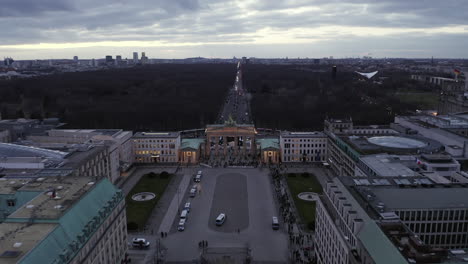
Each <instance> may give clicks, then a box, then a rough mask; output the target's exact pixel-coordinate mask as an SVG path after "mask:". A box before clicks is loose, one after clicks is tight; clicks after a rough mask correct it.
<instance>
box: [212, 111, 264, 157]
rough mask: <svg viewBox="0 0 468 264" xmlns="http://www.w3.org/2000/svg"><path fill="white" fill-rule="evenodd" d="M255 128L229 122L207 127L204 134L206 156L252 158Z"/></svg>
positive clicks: (254, 146)
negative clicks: (230, 155) (231, 155)
mask: <svg viewBox="0 0 468 264" xmlns="http://www.w3.org/2000/svg"><path fill="white" fill-rule="evenodd" d="M256 133H257V132H256V131H255V127H254V126H253V125H250V124H236V123H235V122H234V121H232V120H230V121H228V122H226V123H225V124H222V125H221V124H220V125H208V126H207V127H206V130H205V134H206V147H205V151H206V155H207V156H208V157H209V156H210V155H211V154H214V155H215V156H227V155H228V154H234V155H241V156H248V155H249V154H250V156H252V157H254V156H255V152H256V144H255V134H256Z"/></svg>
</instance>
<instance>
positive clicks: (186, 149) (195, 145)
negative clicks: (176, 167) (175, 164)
mask: <svg viewBox="0 0 468 264" xmlns="http://www.w3.org/2000/svg"><path fill="white" fill-rule="evenodd" d="M204 146H205V140H204V139H202V138H183V139H181V144H180V156H179V157H180V158H179V161H180V162H181V163H184V164H196V163H198V161H199V160H200V158H201V157H202V155H203V153H204V150H205V149H204Z"/></svg>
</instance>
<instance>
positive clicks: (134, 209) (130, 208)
mask: <svg viewBox="0 0 468 264" xmlns="http://www.w3.org/2000/svg"><path fill="white" fill-rule="evenodd" d="M172 177H173V175H171V174H167V177H164V176H163V177H161V174H155V173H154V174H151V173H149V174H145V175H143V176H142V177H141V179H140V181H139V182H138V183H137V184H136V185H135V186H134V187H133V189H132V190H131V191H130V193H129V194H128V195H127V197H126V202H127V228H128V229H129V230H136V229H143V228H144V227H145V224H146V221H147V220H148V217H149V216H150V215H151V212H152V211H153V208H154V207H155V206H156V204H157V203H158V201H159V198H161V196H162V194H163V193H164V190H165V189H166V187H167V184H168V183H169V181H170V180H171V178H172ZM139 192H152V193H155V194H156V198H154V199H153V200H149V201H145V202H136V201H133V200H132V195H134V194H135V193H139ZM135 224H136V226H135Z"/></svg>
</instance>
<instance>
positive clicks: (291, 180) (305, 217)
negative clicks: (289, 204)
mask: <svg viewBox="0 0 468 264" xmlns="http://www.w3.org/2000/svg"><path fill="white" fill-rule="evenodd" d="M285 178H286V182H287V183H288V187H289V191H290V192H291V195H292V196H293V200H294V204H295V206H296V208H297V211H298V213H299V215H300V217H301V220H302V223H303V224H304V226H305V227H306V228H307V229H309V230H311V231H313V230H314V228H315V206H316V203H315V201H306V200H303V199H300V198H299V197H298V195H299V194H300V193H304V192H313V193H317V194H321V193H322V186H321V185H320V183H319V181H318V180H317V178H316V177H315V176H314V174H312V173H308V172H302V173H288V174H285Z"/></svg>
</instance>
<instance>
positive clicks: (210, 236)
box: [129, 168, 288, 263]
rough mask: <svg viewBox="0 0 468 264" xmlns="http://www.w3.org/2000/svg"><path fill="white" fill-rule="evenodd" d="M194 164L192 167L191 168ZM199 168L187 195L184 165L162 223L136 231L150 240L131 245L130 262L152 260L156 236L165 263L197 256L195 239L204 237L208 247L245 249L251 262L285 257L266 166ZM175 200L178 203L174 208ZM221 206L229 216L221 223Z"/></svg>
mask: <svg viewBox="0 0 468 264" xmlns="http://www.w3.org/2000/svg"><path fill="white" fill-rule="evenodd" d="M196 170H197V169H195V168H194V169H193V172H194V173H195V172H196ZM202 170H203V178H202V181H201V183H200V184H199V185H198V190H199V191H198V192H197V195H196V197H194V198H189V195H188V192H189V190H190V188H192V186H193V185H194V184H195V183H194V182H193V180H192V177H193V175H192V174H191V173H190V172H189V170H186V171H184V175H183V178H182V179H181V181H180V183H179V184H180V187H179V194H177V191H176V192H175V193H173V198H172V201H171V202H170V204H169V206H168V207H167V210H166V211H165V212H164V213H165V215H164V218H163V220H162V222H161V223H160V226H159V227H158V226H153V227H152V228H154V230H158V232H156V231H154V233H153V235H151V233H147V234H141V235H140V236H142V237H145V238H147V239H149V241H150V242H152V244H153V245H154V246H153V245H152V248H150V249H149V250H135V249H130V253H131V255H132V259H133V261H134V263H153V259H154V257H155V256H156V254H157V253H156V247H157V245H156V244H157V241H158V240H159V241H160V245H161V248H165V249H166V250H165V251H164V254H165V260H166V262H167V263H193V262H192V261H194V260H199V259H200V254H201V253H202V249H201V248H200V247H199V242H200V241H202V240H206V241H208V248H209V249H210V250H216V249H226V248H233V249H239V248H242V249H249V250H250V254H251V256H252V259H253V261H255V262H257V261H258V262H264V263H275V262H276V263H285V262H287V256H288V237H287V234H286V232H285V231H284V229H283V225H282V223H281V227H282V228H281V229H280V230H276V231H275V230H273V229H272V227H271V218H272V216H277V215H278V208H277V204H276V202H275V201H276V200H275V197H274V195H273V190H272V185H271V180H270V178H269V177H270V176H269V175H268V173H269V171H268V170H263V171H261V170H259V169H242V168H236V169H230V168H224V169H202ZM186 202H191V210H190V213H189V215H188V219H187V223H186V226H185V231H182V232H180V231H177V225H178V222H179V212H180V211H181V208H182V207H183V205H184V204H185V203H186ZM177 203H179V204H180V206H181V207H179V208H178V207H177V206H176V205H177ZM220 212H223V213H225V214H226V215H227V219H226V222H225V223H224V225H222V226H220V227H219V226H216V225H215V219H216V216H217V215H218V214H219V213H220ZM149 222H151V219H150V220H149ZM168 223H170V225H168ZM154 224H155V225H156V224H158V223H154ZM166 228H167V229H166ZM160 232H167V233H168V236H167V237H165V238H160V235H159V234H160ZM134 236H137V234H133V235H132V234H130V235H129V240H130V239H131V238H133V237H134Z"/></svg>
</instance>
